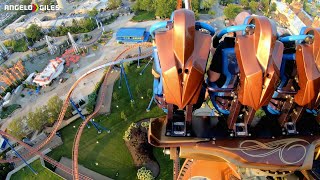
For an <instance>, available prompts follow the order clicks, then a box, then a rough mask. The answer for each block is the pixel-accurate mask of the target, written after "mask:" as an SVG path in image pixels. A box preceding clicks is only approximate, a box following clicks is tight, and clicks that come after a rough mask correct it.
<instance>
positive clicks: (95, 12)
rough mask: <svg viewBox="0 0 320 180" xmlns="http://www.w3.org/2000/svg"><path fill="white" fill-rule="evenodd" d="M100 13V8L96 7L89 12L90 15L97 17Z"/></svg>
mask: <svg viewBox="0 0 320 180" xmlns="http://www.w3.org/2000/svg"><path fill="white" fill-rule="evenodd" d="M98 13H99V12H98V10H97V9H96V8H93V9H92V10H90V11H89V12H88V15H89V16H90V17H95V16H96V15H97V14H98Z"/></svg>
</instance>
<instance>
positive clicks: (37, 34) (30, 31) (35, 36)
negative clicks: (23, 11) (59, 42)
mask: <svg viewBox="0 0 320 180" xmlns="http://www.w3.org/2000/svg"><path fill="white" fill-rule="evenodd" d="M25 33H26V36H27V37H28V38H30V39H32V40H33V41H37V40H39V39H41V38H42V37H43V34H42V32H41V27H40V26H38V25H37V24H31V25H30V26H29V27H28V28H27V29H26V30H25Z"/></svg>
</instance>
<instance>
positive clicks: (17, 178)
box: [10, 160, 62, 180]
mask: <svg viewBox="0 0 320 180" xmlns="http://www.w3.org/2000/svg"><path fill="white" fill-rule="evenodd" d="M30 165H31V166H32V168H33V169H34V170H35V171H36V172H37V173H38V174H37V175H35V174H33V172H32V171H31V170H30V169H29V168H28V167H24V168H22V169H21V170H20V171H18V172H16V173H14V174H13V175H12V176H11V178H10V179H11V180H23V179H28V180H30V179H35V180H38V179H45V180H62V178H61V177H59V176H57V175H56V174H54V173H52V172H51V171H50V170H48V169H47V168H45V167H43V166H42V165H41V163H40V160H36V161H34V162H33V163H31V164H30Z"/></svg>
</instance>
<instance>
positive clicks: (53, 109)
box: [47, 96, 63, 124]
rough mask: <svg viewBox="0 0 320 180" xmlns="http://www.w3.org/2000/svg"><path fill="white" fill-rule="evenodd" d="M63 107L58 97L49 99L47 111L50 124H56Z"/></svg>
mask: <svg viewBox="0 0 320 180" xmlns="http://www.w3.org/2000/svg"><path fill="white" fill-rule="evenodd" d="M62 105H63V101H62V100H61V99H60V98H59V97H58V96H53V97H52V98H50V99H49V101H48V103H47V111H48V116H49V118H48V123H50V124H52V123H54V122H55V121H56V120H57V119H58V117H59V114H60V111H61V108H62Z"/></svg>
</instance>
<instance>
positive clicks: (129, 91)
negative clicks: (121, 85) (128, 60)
mask: <svg viewBox="0 0 320 180" xmlns="http://www.w3.org/2000/svg"><path fill="white" fill-rule="evenodd" d="M120 66H121V69H122V75H123V78H124V80H125V82H126V86H127V90H128V93H129V96H130V99H131V100H130V101H131V102H134V100H133V97H132V94H131V90H130V86H129V82H128V79H127V75H126V72H125V70H124V68H123V63H122V62H121V63H120Z"/></svg>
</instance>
